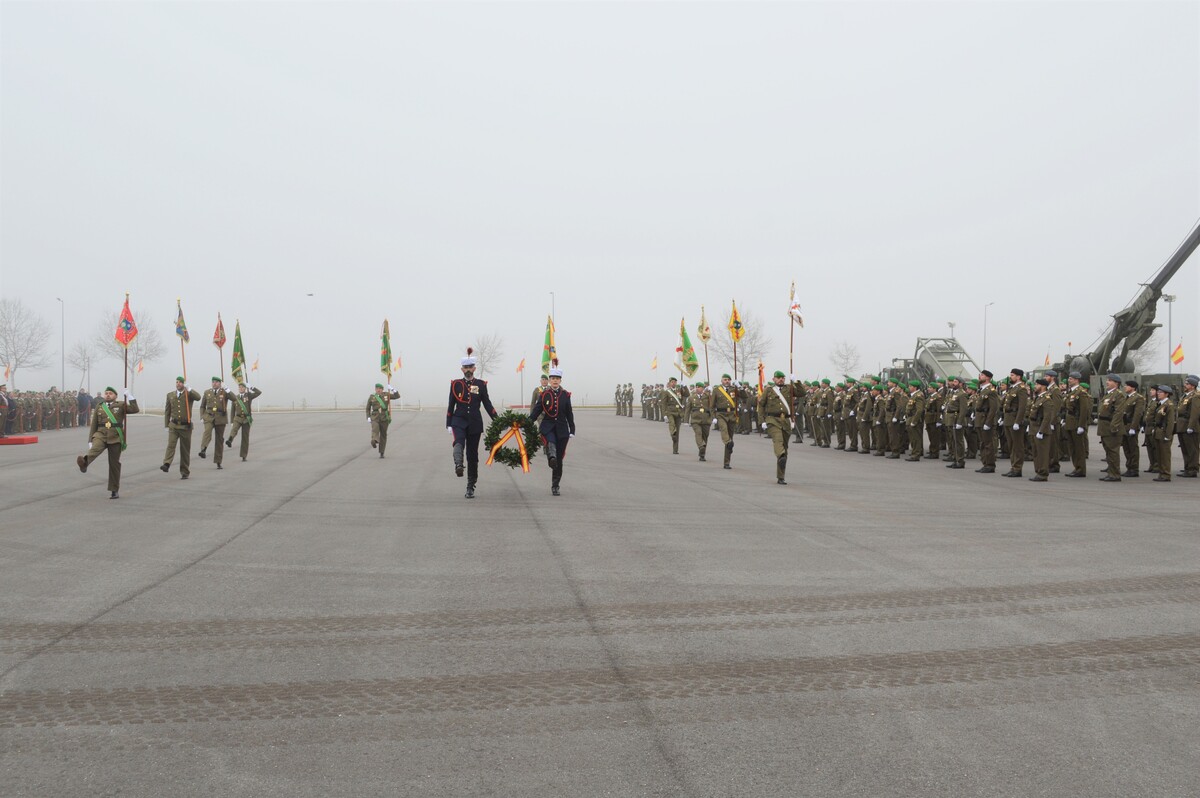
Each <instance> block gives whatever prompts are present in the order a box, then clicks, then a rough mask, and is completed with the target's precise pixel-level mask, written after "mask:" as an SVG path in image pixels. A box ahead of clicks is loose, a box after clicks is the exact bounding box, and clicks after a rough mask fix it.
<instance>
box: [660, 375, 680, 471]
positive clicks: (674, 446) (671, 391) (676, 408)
mask: <svg viewBox="0 0 1200 798" xmlns="http://www.w3.org/2000/svg"><path fill="white" fill-rule="evenodd" d="M678 386H679V380H677V379H676V378H674V377H672V378H671V379H669V380H667V387H666V388H664V389H663V392H662V394H661V395H660V396H659V404H660V405H662V407H663V416H664V417H665V418H666V419H667V434H668V435H670V437H671V453H672V454H679V427H680V425H681V424H682V423H683V408H684V398H683V395H682V394H681V393H680V391H679V387H678Z"/></svg>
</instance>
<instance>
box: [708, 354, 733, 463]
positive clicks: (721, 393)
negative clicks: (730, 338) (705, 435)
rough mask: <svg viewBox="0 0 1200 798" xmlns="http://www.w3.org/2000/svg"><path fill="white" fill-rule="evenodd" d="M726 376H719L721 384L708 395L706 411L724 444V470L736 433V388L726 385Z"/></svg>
mask: <svg viewBox="0 0 1200 798" xmlns="http://www.w3.org/2000/svg"><path fill="white" fill-rule="evenodd" d="M727 380H729V375H728V374H723V375H722V376H721V382H720V383H719V384H718V385H717V386H716V387H715V388H714V389H713V390H712V391H710V392H709V394H708V409H709V412H711V413H712V414H713V423H714V424H716V429H718V430H720V432H721V441H722V442H723V443H724V444H725V468H732V466H731V465H730V464H729V461H730V458H731V457H732V456H733V436H734V433H735V432H736V431H737V395H738V391H737V388H734V387H733V385H732V384H726V382H727Z"/></svg>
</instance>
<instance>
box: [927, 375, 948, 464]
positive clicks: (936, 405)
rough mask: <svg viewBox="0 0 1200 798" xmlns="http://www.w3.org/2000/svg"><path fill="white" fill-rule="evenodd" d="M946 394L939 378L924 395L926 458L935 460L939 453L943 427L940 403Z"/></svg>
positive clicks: (941, 403) (942, 402)
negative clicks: (927, 450) (926, 440)
mask: <svg viewBox="0 0 1200 798" xmlns="http://www.w3.org/2000/svg"><path fill="white" fill-rule="evenodd" d="M945 394H946V385H945V383H944V382H943V381H942V380H941V379H940V378H939V380H938V381H937V384H936V385H931V386H930V387H929V391H928V394H927V395H926V397H925V436H926V437H927V438H928V439H929V453H928V454H927V455H925V457H926V459H928V460H936V459H938V457H939V456H940V455H941V451H942V445H943V439H944V438H945V435H944V428H943V427H942V405H943V404H944V397H945Z"/></svg>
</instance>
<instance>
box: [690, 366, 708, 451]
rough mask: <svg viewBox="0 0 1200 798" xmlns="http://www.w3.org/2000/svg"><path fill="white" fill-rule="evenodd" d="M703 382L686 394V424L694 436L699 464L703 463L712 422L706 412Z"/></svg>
mask: <svg viewBox="0 0 1200 798" xmlns="http://www.w3.org/2000/svg"><path fill="white" fill-rule="evenodd" d="M704 388H705V385H704V383H703V382H698V383H696V389H695V390H694V391H692V392H691V393H690V394H688V400H687V414H688V423H690V424H691V425H692V432H693V433H695V435H696V449H697V450H698V451H699V453H700V462H701V463H703V462H704V453H705V452H706V451H707V450H708V430H709V424H710V423H711V422H712V414H711V413H710V412H709V410H708V394H707V393H706V392H705V390H704Z"/></svg>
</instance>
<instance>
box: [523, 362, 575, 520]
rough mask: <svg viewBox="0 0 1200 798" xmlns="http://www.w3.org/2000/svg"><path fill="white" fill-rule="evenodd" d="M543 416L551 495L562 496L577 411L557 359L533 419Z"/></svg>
mask: <svg viewBox="0 0 1200 798" xmlns="http://www.w3.org/2000/svg"><path fill="white" fill-rule="evenodd" d="M539 418H540V419H541V422H540V423H539V425H538V431H539V432H540V433H541V435H542V442H543V443H544V444H545V446H546V463H547V464H548V465H549V466H550V494H551V495H552V496H558V495H560V493H559V484H560V483H561V481H562V474H563V458H564V457H566V455H567V444H568V443H569V442H570V440H571V438H574V437H575V413H574V412H573V411H572V409H571V392H570V391H566V390H563V387H562V369H560V368H559V367H558V362H557V361H555V363H554V366H553V368H551V369H550V387H549V388H548V389H547V390H546V391H545V392H544V393H543V394H542V395H541V396H540V397H538V404H537V406H536V407H534V408H533V412H532V413H530V414H529V419H530V420H531V421H538V419H539Z"/></svg>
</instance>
